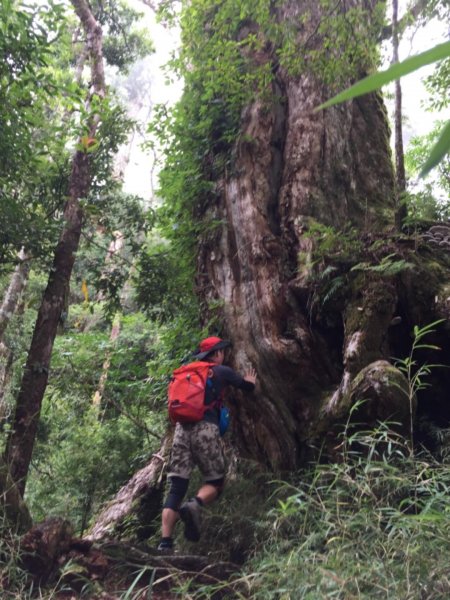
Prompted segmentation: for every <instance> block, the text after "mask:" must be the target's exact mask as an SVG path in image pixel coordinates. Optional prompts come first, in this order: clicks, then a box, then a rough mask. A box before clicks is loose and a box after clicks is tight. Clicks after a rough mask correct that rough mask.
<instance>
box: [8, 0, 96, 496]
mask: <svg viewBox="0 0 450 600" xmlns="http://www.w3.org/2000/svg"><path fill="white" fill-rule="evenodd" d="M73 6H74V8H75V11H76V13H77V15H78V16H79V18H80V20H81V22H82V24H83V27H84V30H85V32H86V35H87V42H88V47H89V51H90V58H91V75H92V96H91V98H92V97H93V96H94V95H95V96H97V97H100V98H103V97H104V95H105V81H104V73H103V58H102V31H101V27H100V26H99V25H98V23H97V22H96V21H95V19H94V17H93V15H92V13H91V11H90V8H89V5H88V4H87V2H85V0H73ZM88 110H89V106H88ZM97 125H98V115H96V114H95V115H92V116H91V117H90V122H89V123H88V131H89V134H88V135H89V137H90V138H94V137H95V133H96V130H97ZM89 162H90V161H89V154H88V153H87V152H86V151H85V150H84V149H82V150H81V149H80V150H77V151H76V153H75V155H74V157H73V159H72V170H71V175H70V181H69V195H68V200H67V203H66V206H65V209H64V225H63V230H62V232H61V235H60V239H59V242H58V245H57V247H56V249H55V254H54V259H53V265H52V268H51V272H50V276H49V280H48V284H47V288H46V290H45V292H44V296H43V299H42V303H41V306H40V308H39V312H38V317H37V320H36V324H35V327H34V332H33V337H32V341H31V345H30V349H29V352H28V358H27V362H26V365H25V370H24V375H23V379H22V383H21V387H20V390H19V394H18V397H17V405H16V412H15V417H14V423H13V429H12V433H11V435H10V437H9V440H8V444H7V450H6V461H7V463H8V464H9V466H10V471H11V476H12V477H13V479H14V481H15V482H16V483H17V485H18V487H19V489H20V491H21V493H22V494H23V493H24V491H25V484H26V477H27V473H28V469H29V465H30V461H31V456H32V452H33V446H34V440H35V437H36V431H37V425H38V422H39V415H40V411H41V404H42V399H43V396H44V392H45V389H46V386H47V381H48V373H49V369H50V359H51V354H52V349H53V343H54V339H55V336H56V331H57V326H58V322H59V319H60V316H61V312H62V309H63V304H64V297H65V293H66V290H67V289H68V286H69V282H70V276H71V273H72V267H73V263H74V261H75V253H76V251H77V249H78V245H79V240H80V235H81V228H82V223H83V211H82V208H81V206H80V202H79V201H80V199H82V198H86V196H87V194H88V192H89V187H90V182H91V174H90V169H89Z"/></svg>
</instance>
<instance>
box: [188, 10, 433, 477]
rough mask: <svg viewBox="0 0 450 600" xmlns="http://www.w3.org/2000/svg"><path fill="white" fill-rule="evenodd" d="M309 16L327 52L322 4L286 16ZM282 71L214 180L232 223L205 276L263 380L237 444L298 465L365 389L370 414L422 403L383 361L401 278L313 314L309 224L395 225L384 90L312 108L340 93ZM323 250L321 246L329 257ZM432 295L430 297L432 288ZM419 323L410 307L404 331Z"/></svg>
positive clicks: (216, 239)
mask: <svg viewBox="0 0 450 600" xmlns="http://www.w3.org/2000/svg"><path fill="white" fill-rule="evenodd" d="M358 4H359V3H357V2H347V3H345V5H344V4H343V3H342V4H341V5H340V6H341V10H346V9H345V8H344V6H346V7H347V9H350V8H352V7H353V6H355V5H358ZM365 4H368V3H365ZM374 4H375V3H374V2H373V3H372V6H374ZM308 11H310V14H311V15H312V18H311V19H310V20H309V21H307V24H306V25H304V28H303V29H301V30H299V33H298V35H299V38H300V41H301V42H302V41H304V42H305V43H304V44H302V43H301V44H300V47H303V46H306V45H307V44H306V41H307V42H308V44H309V47H310V48H311V47H313V48H317V47H318V46H319V45H320V43H321V40H320V38H319V37H318V36H317V35H316V32H317V30H318V23H319V21H320V18H321V15H320V14H319V11H320V5H319V3H315V2H288V3H287V4H285V5H283V8H282V9H280V19H281V20H284V21H289V22H290V23H291V24H292V23H295V22H299V21H300V17H301V15H302V14H306V13H307V12H308ZM314 40H315V41H314ZM273 72H274V78H273V92H274V94H273V96H274V97H275V98H280V101H279V102H278V103H275V102H274V103H273V104H272V105H271V106H267V105H264V104H263V103H262V102H260V101H255V102H253V103H252V104H251V105H249V106H247V107H246V109H245V110H244V112H243V115H242V126H241V134H242V135H241V136H240V141H238V142H237V144H236V146H235V148H234V160H235V162H234V164H233V173H232V174H225V175H224V177H223V179H222V180H221V181H218V182H217V185H216V195H215V196H214V197H213V198H211V202H210V203H209V206H208V207H207V208H206V213H205V214H204V215H202V216H203V217H205V219H207V220H208V221H210V220H211V219H214V221H215V222H217V223H218V222H222V223H224V226H223V227H222V228H221V229H218V230H217V231H216V235H215V236H211V234H210V233H208V234H205V235H204V237H203V238H202V239H201V240H200V244H199V253H198V279H197V283H198V289H199V293H200V294H201V296H202V297H203V298H204V299H205V300H206V301H207V302H205V306H206V305H207V304H209V303H210V301H215V305H217V301H218V300H219V301H221V302H222V304H223V315H222V316H223V322H224V326H225V330H226V331H225V333H226V334H227V335H228V336H229V338H230V339H231V340H232V342H233V348H234V353H233V355H234V359H233V360H234V366H235V367H236V368H237V369H238V370H240V371H241V372H245V370H246V368H247V367H248V366H249V364H252V365H253V366H254V367H255V368H256V369H257V372H258V375H259V386H258V389H257V392H256V394H255V395H254V398H250V399H245V398H241V399H240V402H238V403H237V405H236V406H235V407H234V409H233V411H234V417H235V419H234V423H235V433H236V436H237V439H238V441H239V442H240V446H241V450H242V451H243V452H245V453H247V454H249V455H251V456H253V457H255V458H256V459H257V460H263V461H265V462H266V463H268V464H269V465H270V466H272V467H278V468H293V467H295V466H297V465H298V464H299V463H300V462H301V461H302V459H303V458H304V457H305V453H306V452H308V447H309V446H310V445H312V444H314V443H317V442H318V441H319V442H320V441H321V440H322V439H323V437H324V435H325V433H326V432H327V431H328V430H329V429H330V428H332V426H333V424H334V423H335V422H336V421H339V420H340V419H342V418H344V419H345V418H346V416H347V415H348V410H349V407H350V405H351V404H354V403H355V402H356V401H357V399H358V398H360V395H361V394H363V396H364V395H365V397H370V398H371V402H370V407H368V408H367V412H366V417H367V419H368V420H369V421H370V420H373V421H376V419H383V418H384V419H386V418H392V419H393V420H398V421H401V422H404V423H408V422H409V419H408V415H409V411H410V410H414V406H408V403H407V401H406V397H407V396H406V394H405V393H404V391H405V389H406V387H407V382H406V381H405V380H404V378H403V376H402V375H401V373H399V372H398V371H397V370H396V369H393V367H391V365H389V363H388V362H386V361H385V360H383V359H388V358H389V357H390V356H392V355H391V354H390V348H389V345H388V344H387V339H388V328H389V327H390V326H391V323H392V322H393V317H394V316H395V315H396V311H397V310H398V309H399V290H398V286H397V280H395V281H394V280H393V279H392V278H391V279H383V278H381V276H376V274H374V273H368V274H366V275H364V276H361V278H360V281H359V284H358V286H357V287H356V288H355V289H353V290H352V292H351V295H350V296H349V297H348V298H347V299H346V300H344V302H343V303H342V302H341V304H342V305H341V306H340V307H339V309H335V310H334V311H330V313H329V314H328V315H327V314H323V311H322V317H321V318H320V319H319V318H318V316H317V311H314V310H313V301H314V289H315V281H317V279H315V278H317V276H318V275H319V273H318V271H317V269H316V267H315V265H314V264H311V263H313V261H312V258H313V257H314V255H313V253H314V250H315V249H317V237H318V236H316V237H314V236H313V235H308V232H309V230H311V226H312V225H313V224H314V223H317V222H318V223H320V224H322V225H326V226H333V227H334V228H335V229H336V230H337V231H340V232H342V231H343V230H344V227H345V226H346V225H347V224H348V223H350V224H351V225H352V226H353V228H355V229H356V230H357V232H358V235H357V236H356V237H357V238H358V237H359V238H361V239H363V238H364V236H367V237H372V240H373V239H374V238H375V236H376V235H381V233H382V232H386V231H387V230H389V229H390V228H392V227H393V224H394V198H395V179H394V170H393V165H392V160H391V152H390V148H389V128H388V123H387V116H386V111H385V107H384V105H383V102H382V99H381V96H380V95H379V94H369V95H366V96H363V97H361V98H358V99H357V100H355V101H352V102H347V103H345V104H343V105H339V106H337V107H334V108H330V109H328V110H326V111H322V112H315V111H314V109H315V108H316V107H317V106H319V105H320V104H321V103H322V102H323V101H324V100H325V99H327V98H328V97H330V96H331V95H332V94H331V93H330V92H329V91H328V90H327V88H326V86H324V84H323V82H322V81H321V80H320V79H319V78H318V77H317V76H316V75H314V73H311V72H306V71H305V72H304V73H302V74H301V75H299V76H296V77H294V76H291V75H289V74H288V73H286V71H284V70H283V69H281V68H279V67H277V66H276V65H275V66H274V68H273ZM360 75H361V74H358V73H357V74H355V76H356V77H358V76H360ZM249 140H250V141H249ZM217 198H218V199H217ZM327 258H328V257H327V255H326V251H325V255H324V257H323V262H325V264H326V260H327ZM425 295H426V296H427V299H426V301H427V302H431V303H433V300H432V296H431V293H428V292H427V293H426V294H425ZM402 302H403V300H402ZM211 304H213V302H211ZM407 312H408V310H407V308H406V307H405V308H404V310H403V314H404V315H405V313H407ZM416 322H417V321H416ZM412 324H414V321H413V322H412V323H411V320H410V319H409V314H408V319H405V326H411V329H412ZM403 331H404V330H403ZM409 332H410V329H409V331H408V330H406V331H404V333H405V335H408V334H409ZM371 365H372V366H373V368H372V367H371ZM367 367H370V368H368V369H367V370H365V369H366V368H367ZM390 369H393V370H394V372H395V373H394V374H393V379H394V380H395V383H393V384H392V386H390V387H389V386H388V387H389V389H390V390H391V396H394V397H395V398H393V399H392V403H391V404H389V403H385V402H383V401H382V396H383V394H384V392H385V391H386V389H385V387H383V386H380V385H379V384H378V380H379V379H380V378H381V379H383V380H384V379H386V378H387V377H388V376H389V374H390V373H391V371H390ZM361 372H364V376H365V377H366V378H369V379H370V381H368V382H367V386H366V385H362V384H361V381H360V380H359V379H358V375H359V374H360V373H361ZM395 386H398V387H397V388H396V389H397V391H395V390H394V388H395ZM391 388H392V389H391ZM368 389H370V392H368V391H367V390H368ZM401 390H403V391H401Z"/></svg>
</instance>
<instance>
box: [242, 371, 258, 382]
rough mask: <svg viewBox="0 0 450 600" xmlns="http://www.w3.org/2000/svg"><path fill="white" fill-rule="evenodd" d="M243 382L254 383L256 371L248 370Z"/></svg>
mask: <svg viewBox="0 0 450 600" xmlns="http://www.w3.org/2000/svg"><path fill="white" fill-rule="evenodd" d="M244 379H245V381H249V382H250V383H253V384H255V383H256V371H255V369H253V368H252V369H249V370H248V371H247V373H246V374H245V375H244Z"/></svg>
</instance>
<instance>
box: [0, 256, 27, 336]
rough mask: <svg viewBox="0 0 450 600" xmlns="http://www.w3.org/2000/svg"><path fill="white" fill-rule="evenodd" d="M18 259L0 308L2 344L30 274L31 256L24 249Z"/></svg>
mask: <svg viewBox="0 0 450 600" xmlns="http://www.w3.org/2000/svg"><path fill="white" fill-rule="evenodd" d="M18 258H19V262H18V264H17V266H16V268H15V269H14V273H13V274H12V276H11V281H10V282H9V286H8V289H7V291H6V294H5V297H4V299H3V303H2V305H1V307H0V342H3V336H4V334H5V331H6V329H7V327H8V325H9V323H10V321H11V319H12V317H13V316H14V314H15V312H16V310H17V307H18V306H19V302H20V299H21V297H22V294H23V292H24V290H25V288H26V285H27V282H28V277H29V274H30V258H31V256H30V255H29V254H27V253H26V252H25V249H24V248H22V249H21V250H20V252H19V256H18Z"/></svg>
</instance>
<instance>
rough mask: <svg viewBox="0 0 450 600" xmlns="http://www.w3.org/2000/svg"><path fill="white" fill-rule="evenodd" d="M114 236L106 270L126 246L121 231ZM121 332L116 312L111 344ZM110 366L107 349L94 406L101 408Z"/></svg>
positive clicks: (109, 351)
mask: <svg viewBox="0 0 450 600" xmlns="http://www.w3.org/2000/svg"><path fill="white" fill-rule="evenodd" d="M114 237H115V239H114V240H113V241H112V242H111V243H110V245H109V248H108V254H107V255H106V259H105V271H107V270H108V264H109V263H110V261H111V260H114V258H115V257H116V256H118V255H120V252H121V250H122V248H123V246H124V242H125V240H124V236H123V234H122V233H121V232H120V231H115V232H114ZM119 334H120V315H119V314H116V315H115V317H114V321H113V324H112V327H111V334H110V336H109V341H110V343H111V345H114V344H115V343H116V341H117V338H118V337H119ZM110 366H111V350H107V352H106V357H105V360H104V362H103V367H102V374H101V375H100V379H99V382H98V388H97V390H96V391H95V394H94V397H93V399H92V404H93V405H94V406H97V408H100V404H101V401H102V396H103V393H104V391H105V386H106V380H107V379H108V371H109V367H110Z"/></svg>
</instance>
